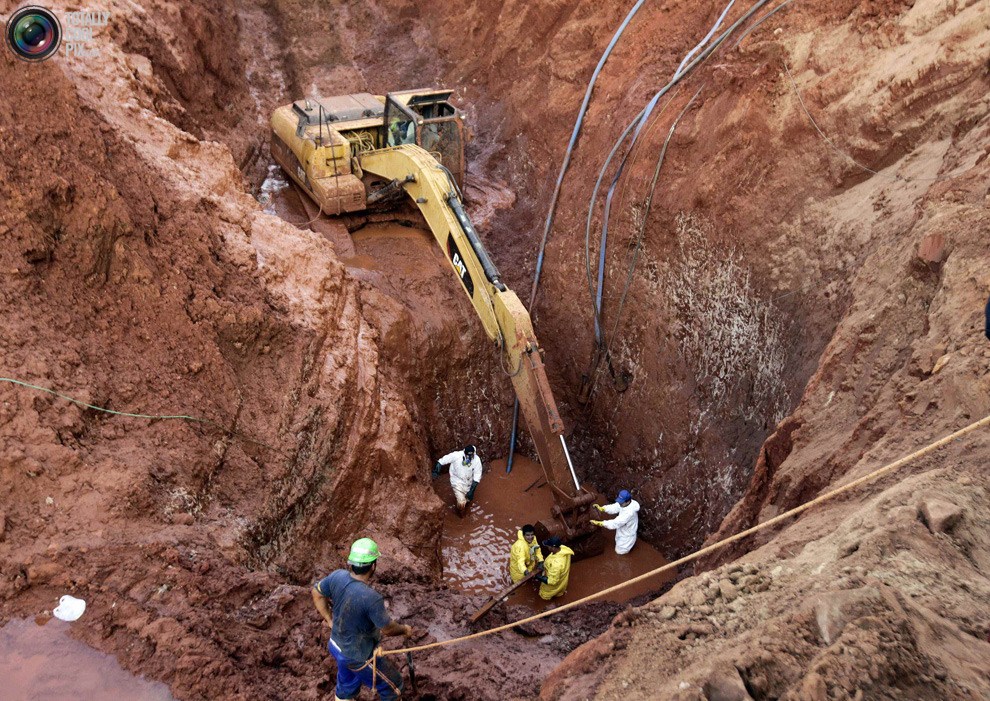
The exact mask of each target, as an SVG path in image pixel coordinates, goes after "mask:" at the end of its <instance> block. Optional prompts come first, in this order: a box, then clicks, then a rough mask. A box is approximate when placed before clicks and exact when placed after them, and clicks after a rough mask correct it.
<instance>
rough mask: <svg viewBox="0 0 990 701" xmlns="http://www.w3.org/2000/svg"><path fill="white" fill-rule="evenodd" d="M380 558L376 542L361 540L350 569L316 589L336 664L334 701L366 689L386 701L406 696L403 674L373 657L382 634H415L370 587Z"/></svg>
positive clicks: (356, 543)
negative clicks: (390, 613)
mask: <svg viewBox="0 0 990 701" xmlns="http://www.w3.org/2000/svg"><path fill="white" fill-rule="evenodd" d="M378 555H379V552H378V545H377V544H376V543H375V541H373V540H372V539H371V538H360V539H359V540H356V541H354V544H353V545H352V546H351V552H350V555H349V556H348V558H347V564H348V567H349V570H343V569H341V570H335V571H333V572H331V573H330V574H329V575H327V576H326V577H324V578H323V579H321V580H320V581H319V582H317V583H316V585H315V586H314V587H313V604H314V605H315V606H316V610H317V611H319V612H320V615H321V616H323V619H324V620H325V621H326V622H327V626H329V628H330V642H328V643H327V649H328V650H329V651H330V654H331V655H333V658H334V659H335V660H336V661H337V688H336V691H335V697H334V698H335V701H346V700H347V699H354V698H357V695H358V692H359V691H360V690H361V686H362V685H364V686H367V687H371V688H373V689H375V690H376V691H377V692H378V695H379V697H380V698H381V699H382V701H393V700H394V699H398V698H399V695H400V694H401V693H402V675H401V674H399V671H398V670H397V669H396V668H395V667H394V666H393V665H392V664H391V663H390V662H389V661H388V660H387V659H386V658H384V657H380V656H379V657H377V658H375V659H373V658H374V655H375V650H376V649H377V648H378V645H379V642H380V641H381V638H382V636H383V635H405V636H408V635H410V634H411V633H412V627H411V626H407V625H403V624H401V623H396V622H395V621H393V620H392V619H391V618H390V617H389V615H388V612H386V611H385V602H384V601H383V599H382V595H381V594H379V593H378V592H376V591H375V590H374V589H372V588H371V587H370V586H368V582H369V581H370V580H371V578H372V576H373V575H374V574H375V565H376V564H377V562H378ZM373 663H374V664H373ZM372 667H374V670H372Z"/></svg>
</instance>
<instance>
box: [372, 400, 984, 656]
mask: <svg viewBox="0 0 990 701" xmlns="http://www.w3.org/2000/svg"><path fill="white" fill-rule="evenodd" d="M987 425H990V416H986V417H984V418H982V419H980V420H979V421H976V422H974V423H971V424H970V425H969V426H966V427H965V428H961V429H959V430H958V431H956V432H955V433H951V434H949V435H948V436H946V437H945V438H942V439H940V440H937V441H935V442H934V443H929V444H928V445H926V446H925V447H923V448H920V449H919V450H916V451H915V452H913V453H911V454H910V455H907V456H905V457H903V458H901V459H900V460H895V461H894V462H892V463H889V464H887V465H885V466H883V467H881V468H879V469H877V470H874V471H873V472H871V473H869V474H868V475H865V476H863V477H860V478H859V479H857V480H854V481H852V482H850V483H849V484H847V485H844V486H842V487H838V488H837V489H833V490H832V491H831V492H827V493H825V494H822V495H821V496H820V497H817V498H815V499H812V500H811V501H809V502H805V503H804V504H801V505H800V506H797V507H795V508H793V509H791V510H790V511H786V512H784V513H782V514H780V515H779V516H775V517H773V518H771V519H769V520H767V521H764V522H763V523H760V524H757V525H755V526H753V527H752V528H748V529H746V530H745V531H742V532H741V533H736V534H735V535H733V536H729V537H728V538H725V539H724V540H720V541H718V542H717V543H713V544H712V545H709V546H708V547H706V548H702V549H701V550H698V551H696V552H694V553H691V554H690V555H685V556H684V557H682V558H681V559H680V560H675V561H674V562H670V563H667V564H666V565H664V566H663V567H658V568H657V569H655V570H651V571H650V572H647V573H646V574H641V575H639V576H638V577H633V578H632V579H629V580H626V581H625V582H622V583H620V584H616V585H615V586H613V587H609V588H608V589H603V590H602V591H600V592H597V593H595V594H590V595H588V596H586V597H584V598H583V599H578V600H577V601H572V602H570V603H569V604H564V605H563V606H559V607H557V608H555V609H551V610H549V611H544V612H542V613H538V614H535V615H533V616H529V617H528V618H524V619H522V620H521V621H515V622H514V623H506V624H505V625H501V626H498V627H497V628H490V629H488V630H483V631H481V632H479V633H472V634H470V635H465V636H462V637H460V638H453V639H451V640H442V641H439V642H435V643H430V644H428V645H417V646H415V647H407V648H402V649H399V650H382V652H381V654H382V655H383V656H384V655H398V654H400V653H403V652H419V651H421V650H429V649H430V648H434V647H443V646H445V645H453V644H455V643H462V642H465V641H467V640H472V639H474V638H480V637H483V636H485V635H492V634H493V633H501V632H502V631H504V630H509V629H510V628H514V627H516V626H520V625H523V624H526V623H531V622H533V621H537V620H539V619H541V618H547V617H549V616H554V615H556V614H558V613H562V612H564V611H567V610H570V609H572V608H575V607H576V606H580V605H581V604H584V603H587V602H588V601H591V600H592V599H597V598H599V597H601V596H604V595H606V594H611V593H612V592H615V591H618V590H620V589H623V588H625V587H628V586H630V585H632V584H636V583H638V582H642V581H643V580H644V579H649V578H650V577H654V576H656V575H658V574H661V573H663V572H668V571H670V570H673V569H675V568H677V567H679V566H681V565H683V564H685V563H688V562H691V561H693V560H697V559H698V558H699V557H701V556H702V555H707V554H708V553H711V552H714V551H715V550H718V549H719V548H723V547H725V546H726V545H728V544H729V543H734V542H736V541H738V540H742V539H743V538H746V537H748V536H751V535H753V534H754V533H756V532H757V531H762V530H764V529H766V528H770V527H771V526H774V525H776V524H778V523H780V522H781V521H784V520H785V519H788V518H791V517H792V516H796V515H798V514H800V513H802V512H804V511H807V510H808V509H810V508H811V507H813V506H817V505H818V504H821V503H822V502H823V501H826V500H828V499H833V498H835V497H837V496H839V495H840V494H843V493H845V492H848V491H850V490H852V489H855V488H856V487H858V486H860V485H861V484H865V483H866V482H870V481H872V480H874V479H876V478H877V477H880V476H882V475H885V474H887V473H888V472H891V471H893V470H896V469H897V468H899V467H902V466H904V465H906V464H907V463H909V462H911V461H912V460H914V459H916V458H920V457H922V456H924V455H928V454H929V453H931V452H933V451H935V450H938V449H939V448H941V447H942V446H944V445H946V444H948V443H951V442H952V441H954V440H956V439H957V438H962V437H963V436H965V435H966V434H967V433H971V432H972V431H975V430H976V429H978V428H982V427H984V426H987Z"/></svg>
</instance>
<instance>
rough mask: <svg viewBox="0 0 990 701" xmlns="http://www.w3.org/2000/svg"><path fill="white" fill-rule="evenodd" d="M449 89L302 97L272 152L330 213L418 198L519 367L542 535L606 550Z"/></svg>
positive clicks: (275, 131)
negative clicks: (490, 248) (468, 198)
mask: <svg viewBox="0 0 990 701" xmlns="http://www.w3.org/2000/svg"><path fill="white" fill-rule="evenodd" d="M451 93H452V91H450V90H406V91H402V92H393V93H389V94H388V95H385V96H379V95H371V94H369V93H358V94H354V95H341V96H337V97H330V98H320V99H307V100H297V101H296V102H293V103H292V104H290V105H283V106H282V107H279V108H278V109H276V110H275V112H274V113H273V115H272V118H271V127H272V134H271V151H272V156H273V157H274V158H275V160H276V162H278V164H279V165H280V166H281V167H282V169H283V170H284V171H285V172H286V173H287V174H288V175H289V177H291V178H292V180H293V181H294V182H295V183H296V185H298V186H299V187H300V188H301V189H302V190H303V192H305V193H306V194H307V195H308V196H309V197H310V198H312V199H313V201H314V202H316V203H317V204H318V205H319V207H320V211H321V212H322V213H325V214H330V215H340V214H345V213H349V212H360V211H365V210H371V211H376V210H387V209H390V208H394V207H395V206H396V205H397V204H398V203H399V202H401V201H402V200H405V198H406V197H408V198H411V200H412V201H413V202H414V203H415V204H416V206H417V207H418V208H419V211H420V212H422V215H423V217H424V218H425V220H426V223H427V225H428V226H429V228H430V231H431V232H433V236H434V238H435V239H436V241H437V243H439V244H440V247H441V248H442V249H443V250H444V251H445V252H446V254H447V259H448V261H449V262H450V265H451V268H453V270H454V273H455V274H456V275H457V278H458V279H459V280H460V283H461V286H462V288H463V289H464V292H465V293H466V294H467V296H468V298H469V299H470V300H471V304H472V305H474V309H475V311H476V312H477V313H478V317H479V318H480V319H481V323H482V325H483V326H484V328H485V332H486V333H487V334H488V336H489V338H491V339H492V340H493V341H494V342H495V344H496V346H497V348H498V351H499V352H500V353H503V354H504V364H505V365H506V366H507V367H508V368H509V369H510V373H511V377H512V385H513V388H514V389H515V392H516V396H517V397H518V398H519V405H520V409H521V411H522V415H523V420H524V421H525V425H526V428H527V429H528V430H529V433H530V436H531V437H532V439H533V443H534V444H535V445H536V451H537V454H538V455H539V459H540V464H541V465H542V467H543V471H544V473H545V475H546V479H547V483H548V484H549V485H550V488H551V489H552V490H553V496H554V502H555V503H554V506H553V507H552V513H551V516H550V518H547V519H544V520H542V521H540V522H539V524H538V525H537V536H538V537H539V538H540V540H544V539H545V538H547V537H549V536H551V535H553V536H558V537H560V538H561V539H562V540H564V541H565V542H568V543H569V544H571V547H572V548H574V550H575V553H576V554H577V555H578V556H579V557H580V556H589V555H593V554H598V553H600V552H601V550H602V539H601V538H600V537H595V536H596V535H597V534H598V533H599V531H598V529H596V528H595V527H594V526H592V525H591V524H590V513H589V512H590V508H591V504H592V503H593V502H594V501H595V500H596V495H595V494H594V493H593V492H590V491H588V490H587V489H585V488H584V487H582V486H581V484H580V483H579V481H578V478H577V474H576V472H575V471H574V465H573V463H572V462H571V458H570V454H569V453H568V450H567V443H566V442H565V440H564V424H563V422H562V421H561V419H560V414H559V412H558V411H557V403H556V401H555V400H554V397H553V392H552V391H551V390H550V383H549V382H548V380H547V375H546V370H545V369H544V365H543V350H542V349H541V348H540V344H539V342H538V341H537V340H536V334H535V333H533V325H532V321H531V319H530V316H529V312H527V311H526V308H525V307H524V306H523V304H522V302H520V301H519V298H518V297H517V296H516V294H515V292H513V291H512V290H510V289H508V288H507V287H506V286H505V284H504V283H503V282H502V280H501V279H500V277H499V273H498V270H497V269H496V267H495V265H494V264H493V263H492V260H491V258H490V257H489V255H488V252H487V251H486V250H485V247H484V245H483V244H482V242H481V239H480V238H479V237H478V234H477V232H476V231H475V229H474V226H473V225H472V224H471V221H470V220H469V219H468V216H467V214H466V213H465V211H464V205H463V197H462V195H461V187H462V186H463V182H464V142H465V140H466V136H467V135H466V130H465V126H464V115H463V113H462V112H461V111H460V110H458V109H457V108H456V107H454V106H453V105H452V104H451V103H450V102H449V98H450V95H451Z"/></svg>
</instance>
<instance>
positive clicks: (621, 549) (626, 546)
mask: <svg viewBox="0 0 990 701" xmlns="http://www.w3.org/2000/svg"><path fill="white" fill-rule="evenodd" d="M604 511H605V513H607V514H613V515H615V514H618V516H616V517H615V518H613V519H610V520H608V521H603V522H602V526H604V527H605V528H607V529H609V530H610V531H615V552H617V553H618V554H619V555H625V554H626V553H627V552H629V551H630V550H632V549H633V546H634V545H635V544H636V529H638V528H639V502H638V501H636V500H635V499H633V500H632V501H630V502H629V505H628V506H619V504H618V503H615V504H609V505H608V506H606V507H605V508H604Z"/></svg>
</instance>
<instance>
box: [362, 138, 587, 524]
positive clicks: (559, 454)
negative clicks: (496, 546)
mask: <svg viewBox="0 0 990 701" xmlns="http://www.w3.org/2000/svg"><path fill="white" fill-rule="evenodd" d="M357 160H358V162H359V164H360V167H361V169H362V170H363V171H365V172H366V173H372V174H374V175H376V176H378V177H380V178H382V179H384V180H387V181H389V182H390V183H391V184H392V187H396V186H401V187H402V188H403V189H404V190H405V191H406V193H407V194H408V195H409V196H410V197H411V198H412V200H413V201H414V202H415V203H416V205H417V206H418V207H419V210H420V212H422V214H423V217H424V218H425V219H426V222H427V224H428V225H429V227H430V231H431V232H433V236H434V238H435V239H436V241H437V243H438V244H440V247H441V248H442V249H443V250H444V251H445V252H446V254H447V260H448V261H449V263H450V265H451V267H452V268H453V270H454V273H455V274H456V275H457V277H458V279H459V280H460V283H461V287H462V288H463V289H464V292H465V293H466V294H467V296H468V298H469V299H470V300H471V304H472V305H473V306H474V309H475V311H476V312H477V314H478V317H479V318H480V319H481V323H482V326H484V329H485V332H486V333H487V334H488V337H489V338H491V339H492V340H493V341H494V342H495V344H496V345H497V347H498V350H499V352H501V353H503V356H504V362H505V365H506V367H507V368H508V370H509V373H510V376H511V379H512V386H513V388H514V389H515V392H516V396H517V397H518V398H519V406H520V409H521V410H522V415H523V420H524V421H525V425H526V428H527V429H528V430H529V434H530V436H531V437H532V439H533V443H534V444H535V445H536V452H537V454H538V455H539V459H540V464H541V465H542V466H543V471H544V473H545V475H546V478H547V483H548V484H549V485H550V487H551V489H552V490H553V494H554V501H555V506H554V508H553V519H551V520H549V521H543V522H541V523H540V525H541V528H540V530H541V531H543V536H542V537H546V536H547V535H558V536H560V537H561V538H563V539H564V540H567V541H574V540H575V539H578V538H581V537H582V536H585V535H587V534H589V533H591V532H592V531H593V527H591V526H590V524H589V519H588V516H587V512H588V508H589V505H590V504H591V503H592V502H593V501H594V500H595V495H594V494H593V493H591V492H589V491H588V490H586V489H584V488H582V487H581V485H580V483H579V481H578V478H577V474H576V472H575V471H574V466H573V464H572V462H571V458H570V455H569V453H568V450H567V444H566V442H565V440H564V424H563V422H562V421H561V419H560V413H559V412H558V410H557V403H556V401H555V400H554V397H553V392H552V391H551V390H550V383H549V381H548V380H547V374H546V369H545V367H544V365H543V350H542V349H541V348H540V344H539V341H538V340H537V338H536V334H535V333H534V332H533V324H532V321H531V319H530V316H529V312H528V311H526V308H525V307H524V306H523V304H522V302H521V301H520V300H519V297H517V296H516V293H515V292H513V291H512V290H510V289H508V288H507V287H506V286H505V284H504V283H503V282H502V281H501V279H500V277H499V273H498V270H497V269H496V267H495V265H494V263H492V261H491V258H490V257H489V256H488V253H487V251H486V250H485V248H484V245H483V244H482V243H481V239H480V238H479V237H478V234H477V232H476V231H475V229H474V226H473V225H472V224H471V222H470V220H469V219H468V217H467V214H466V213H465V211H464V208H463V205H462V203H461V197H460V194H459V192H458V190H457V187H456V185H455V184H454V182H453V178H452V177H451V176H450V174H449V173H448V172H447V171H446V170H445V169H444V168H443V167H442V166H441V165H440V164H439V163H438V162H437V161H436V160H435V159H434V158H433V156H431V155H430V154H429V153H428V152H427V151H425V150H423V149H422V148H420V147H419V146H416V145H414V144H407V145H403V146H398V147H394V148H386V149H379V150H375V151H369V152H366V153H362V154H359V155H358V156H357Z"/></svg>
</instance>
